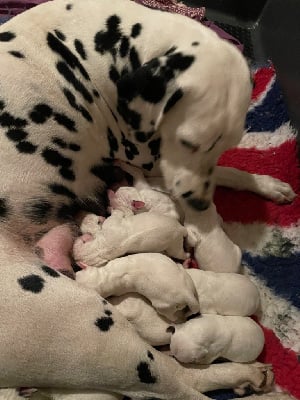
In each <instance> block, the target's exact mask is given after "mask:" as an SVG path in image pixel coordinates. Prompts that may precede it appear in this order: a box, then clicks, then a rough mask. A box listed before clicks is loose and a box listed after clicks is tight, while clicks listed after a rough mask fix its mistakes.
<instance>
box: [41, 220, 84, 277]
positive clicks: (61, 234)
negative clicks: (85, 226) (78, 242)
mask: <svg viewBox="0 0 300 400" xmlns="http://www.w3.org/2000/svg"><path fill="white" fill-rule="evenodd" d="M78 232H79V230H78V228H77V229H76V226H75V225H71V224H63V225H59V226H56V227H54V228H53V229H51V230H50V231H49V232H47V233H46V234H45V235H44V236H43V237H42V238H41V239H40V240H39V241H38V242H37V243H36V245H35V251H36V254H38V256H39V257H40V258H41V259H42V260H43V262H44V263H45V264H47V265H48V266H49V267H50V268H53V269H55V270H57V271H59V272H61V273H63V274H65V275H67V276H68V277H70V278H73V279H74V271H73V268H72V265H71V254H72V249H73V243H74V240H75V238H76V236H77V235H78Z"/></svg>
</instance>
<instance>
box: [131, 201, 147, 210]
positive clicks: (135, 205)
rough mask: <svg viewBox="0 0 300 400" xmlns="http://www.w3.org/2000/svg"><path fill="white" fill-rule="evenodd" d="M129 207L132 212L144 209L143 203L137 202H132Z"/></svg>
mask: <svg viewBox="0 0 300 400" xmlns="http://www.w3.org/2000/svg"><path fill="white" fill-rule="evenodd" d="M131 207H132V208H133V210H140V209H141V208H144V207H145V203H144V202H143V201H139V200H132V202H131Z"/></svg>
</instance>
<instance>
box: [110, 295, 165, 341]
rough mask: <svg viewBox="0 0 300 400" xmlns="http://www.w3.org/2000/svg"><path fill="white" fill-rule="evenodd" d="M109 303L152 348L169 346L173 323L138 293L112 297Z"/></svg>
mask: <svg viewBox="0 0 300 400" xmlns="http://www.w3.org/2000/svg"><path fill="white" fill-rule="evenodd" d="M108 301H109V302H110V303H111V304H112V305H113V306H114V307H115V308H116V309H117V310H118V311H119V312H120V313H122V314H123V315H124V317H126V319H127V320H128V321H129V322H131V323H132V324H133V326H134V327H135V329H136V331H137V332H138V334H139V335H140V336H141V337H142V338H143V339H145V340H146V342H147V343H149V344H151V346H161V345H164V344H169V343H170V341H171V334H172V333H171V332H172V330H170V329H169V328H170V325H171V322H170V321H169V320H168V319H166V318H164V317H163V316H162V315H159V314H158V313H157V312H156V310H155V309H154V308H153V307H152V305H151V303H150V302H149V301H148V300H147V299H146V298H145V297H143V296H141V295H139V294H137V293H127V294H124V295H122V296H118V297H110V298H109V299H108Z"/></svg>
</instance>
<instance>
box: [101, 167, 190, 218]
mask: <svg viewBox="0 0 300 400" xmlns="http://www.w3.org/2000/svg"><path fill="white" fill-rule="evenodd" d="M115 165H117V166H119V167H120V168H122V170H123V171H125V172H126V173H128V174H130V175H131V176H132V178H133V187H132V186H131V187H130V186H127V187H120V188H119V189H118V190H117V191H116V192H115V193H114V192H112V191H109V192H108V197H109V200H110V205H111V209H112V210H114V209H118V210H127V211H131V212H133V213H134V214H139V213H141V212H146V211H148V212H156V213H158V214H163V215H166V216H168V217H171V218H175V219H176V220H178V221H179V220H181V222H183V210H182V209H181V207H180V206H179V203H178V202H175V201H174V200H173V199H172V198H171V197H170V195H169V194H168V193H166V192H163V191H162V190H161V189H160V187H161V185H160V187H159V186H157V185H155V183H154V184H151V183H150V182H149V180H147V179H146V178H145V176H144V174H143V171H142V170H141V169H140V168H137V167H134V166H133V165H130V164H127V163H125V162H122V161H116V162H115Z"/></svg>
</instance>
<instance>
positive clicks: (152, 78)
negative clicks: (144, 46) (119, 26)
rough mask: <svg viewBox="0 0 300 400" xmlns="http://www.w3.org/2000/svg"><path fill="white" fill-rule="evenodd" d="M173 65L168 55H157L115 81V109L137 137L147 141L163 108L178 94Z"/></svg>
mask: <svg viewBox="0 0 300 400" xmlns="http://www.w3.org/2000/svg"><path fill="white" fill-rule="evenodd" d="M176 75H177V74H176V68H175V69H174V67H173V66H172V64H171V63H170V62H169V57H168V55H164V56H161V57H157V58H154V59H152V60H151V61H149V62H147V63H145V64H143V65H141V66H140V67H139V68H137V69H135V70H133V71H132V72H128V73H125V74H123V75H122V76H121V77H120V79H119V80H118V81H117V83H116V85H117V92H118V112H119V113H120V114H121V116H122V117H123V119H124V120H125V122H126V123H127V124H128V126H129V129H130V130H131V132H132V133H133V134H134V135H135V136H136V139H137V140H138V141H141V142H143V141H147V140H148V139H149V138H150V137H151V136H152V135H153V134H154V132H155V130H156V129H157V128H158V127H159V125H160V122H161V120H162V118H163V116H164V114H165V113H166V112H168V111H169V109H170V108H171V107H172V105H174V104H175V103H176V102H177V101H178V100H179V99H180V98H181V97H182V92H181V90H180V89H179V88H178V87H176Z"/></svg>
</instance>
